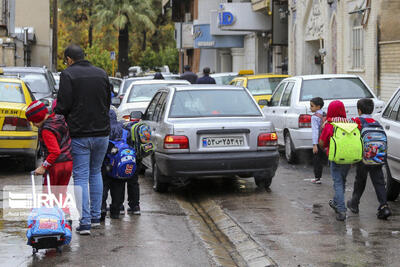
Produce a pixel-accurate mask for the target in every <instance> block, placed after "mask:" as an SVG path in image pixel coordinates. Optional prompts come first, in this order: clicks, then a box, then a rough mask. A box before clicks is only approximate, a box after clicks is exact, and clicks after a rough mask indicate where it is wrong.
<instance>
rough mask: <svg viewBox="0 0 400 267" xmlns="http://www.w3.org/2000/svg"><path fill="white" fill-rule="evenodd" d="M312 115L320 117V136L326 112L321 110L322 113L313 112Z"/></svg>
mask: <svg viewBox="0 0 400 267" xmlns="http://www.w3.org/2000/svg"><path fill="white" fill-rule="evenodd" d="M314 115H315V116H317V117H318V118H320V119H321V125H320V126H319V135H320V136H321V133H322V129H323V125H324V123H325V121H326V113H325V112H323V113H322V114H320V113H314Z"/></svg>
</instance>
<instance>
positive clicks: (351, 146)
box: [329, 122, 363, 164]
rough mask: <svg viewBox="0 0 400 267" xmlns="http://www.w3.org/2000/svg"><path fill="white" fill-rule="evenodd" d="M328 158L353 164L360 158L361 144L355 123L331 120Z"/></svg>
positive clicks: (337, 162)
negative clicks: (331, 134)
mask: <svg viewBox="0 0 400 267" xmlns="http://www.w3.org/2000/svg"><path fill="white" fill-rule="evenodd" d="M331 124H332V126H333V136H332V137H331V141H330V144H329V160H330V161H333V162H335V163H336V164H354V163H357V162H359V161H361V160H362V155H363V146H362V142H361V134H360V131H359V130H358V125H357V123H343V122H332V123H331Z"/></svg>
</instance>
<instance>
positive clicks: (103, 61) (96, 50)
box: [85, 42, 112, 76]
mask: <svg viewBox="0 0 400 267" xmlns="http://www.w3.org/2000/svg"><path fill="white" fill-rule="evenodd" d="M85 53H86V55H87V56H86V59H87V60H89V61H90V62H91V63H92V64H93V65H94V66H96V67H99V68H102V69H104V70H105V71H106V72H107V74H108V75H110V76H111V75H112V61H111V60H110V52H109V51H107V50H104V49H103V48H102V47H101V45H99V44H98V42H96V43H94V44H93V45H92V47H87V48H86V49H85Z"/></svg>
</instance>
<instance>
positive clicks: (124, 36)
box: [118, 25, 129, 77]
mask: <svg viewBox="0 0 400 267" xmlns="http://www.w3.org/2000/svg"><path fill="white" fill-rule="evenodd" d="M128 52H129V32H128V25H126V26H125V28H123V29H121V30H119V35H118V71H119V72H120V73H121V75H122V77H123V76H126V75H128V69H129V59H128Z"/></svg>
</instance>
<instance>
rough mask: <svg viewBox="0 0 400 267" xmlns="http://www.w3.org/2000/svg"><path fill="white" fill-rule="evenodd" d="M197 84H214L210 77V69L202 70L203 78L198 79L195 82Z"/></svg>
mask: <svg viewBox="0 0 400 267" xmlns="http://www.w3.org/2000/svg"><path fill="white" fill-rule="evenodd" d="M196 83H198V84H216V82H215V80H214V78H212V77H210V68H209V67H205V68H204V69H203V77H201V78H198V79H197V82H196Z"/></svg>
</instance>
